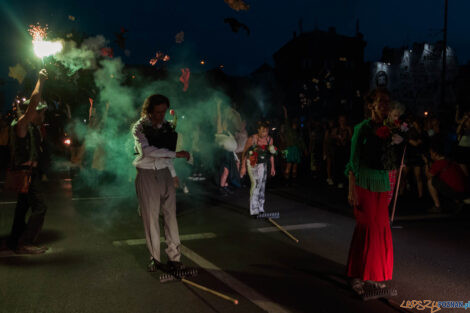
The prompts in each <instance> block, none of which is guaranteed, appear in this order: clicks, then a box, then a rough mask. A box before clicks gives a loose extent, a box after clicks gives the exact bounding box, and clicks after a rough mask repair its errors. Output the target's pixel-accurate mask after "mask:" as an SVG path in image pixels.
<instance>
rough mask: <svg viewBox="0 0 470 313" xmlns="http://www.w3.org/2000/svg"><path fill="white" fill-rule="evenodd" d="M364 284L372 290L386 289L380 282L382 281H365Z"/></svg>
mask: <svg viewBox="0 0 470 313" xmlns="http://www.w3.org/2000/svg"><path fill="white" fill-rule="evenodd" d="M366 284H368V285H370V286H372V287H374V288H377V289H385V288H387V285H386V284H385V283H384V282H382V281H372V280H367V281H366Z"/></svg>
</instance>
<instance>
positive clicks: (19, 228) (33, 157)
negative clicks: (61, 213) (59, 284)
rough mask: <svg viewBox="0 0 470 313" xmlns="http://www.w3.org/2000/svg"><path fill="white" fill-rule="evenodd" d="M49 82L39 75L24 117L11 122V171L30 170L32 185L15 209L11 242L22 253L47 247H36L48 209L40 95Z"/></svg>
mask: <svg viewBox="0 0 470 313" xmlns="http://www.w3.org/2000/svg"><path fill="white" fill-rule="evenodd" d="M46 80H47V72H46V70H44V69H43V70H41V71H40V72H39V79H38V81H37V83H36V87H35V88H34V91H33V93H32V94H31V98H30V99H29V100H27V101H25V102H24V105H27V107H26V108H25V111H24V114H22V113H21V112H19V113H18V119H16V120H14V121H13V123H12V127H11V129H12V134H11V142H10V148H11V150H12V151H11V152H12V153H11V156H12V160H11V169H12V170H22V169H23V170H31V178H30V184H29V188H28V192H27V193H19V194H18V201H17V204H16V209H15V216H14V220H13V227H12V230H11V234H10V238H9V240H8V245H9V247H10V248H11V249H12V250H14V251H15V252H16V253H20V254H41V253H44V252H46V251H47V248H46V247H40V246H37V245H35V242H36V240H37V238H38V235H39V233H40V231H41V229H42V226H43V224H44V217H45V215H46V211H47V206H46V204H45V203H44V199H43V196H42V192H41V175H40V170H39V169H40V168H41V164H40V162H41V160H42V159H43V158H42V156H41V154H42V153H43V151H44V149H43V136H42V134H41V132H40V127H41V125H42V124H43V123H44V116H45V108H46V107H47V105H45V104H44V103H42V102H41V101H40V100H41V93H42V89H43V86H44V82H45V81H46ZM29 208H31V215H30V217H29V219H28V221H27V222H26V221H25V219H26V214H27V212H28V210H29Z"/></svg>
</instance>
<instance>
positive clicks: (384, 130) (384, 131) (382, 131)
mask: <svg viewBox="0 0 470 313" xmlns="http://www.w3.org/2000/svg"><path fill="white" fill-rule="evenodd" d="M375 134H376V135H377V137H379V138H382V139H386V138H388V137H389V136H390V134H391V132H390V128H388V127H387V126H382V127H380V128H379V129H377V131H376V132H375Z"/></svg>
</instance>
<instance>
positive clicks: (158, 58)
mask: <svg viewBox="0 0 470 313" xmlns="http://www.w3.org/2000/svg"><path fill="white" fill-rule="evenodd" d="M158 61H163V62H168V61H170V56H169V55H168V54H164V53H163V52H160V51H158V52H157V53H156V54H155V58H153V59H150V64H151V65H152V66H154V65H155V64H157V62H158Z"/></svg>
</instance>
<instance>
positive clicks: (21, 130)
mask: <svg viewBox="0 0 470 313" xmlns="http://www.w3.org/2000/svg"><path fill="white" fill-rule="evenodd" d="M46 80H47V72H46V70H45V69H42V70H41V71H40V72H39V78H38V81H37V83H36V87H35V88H34V90H33V93H32V94H31V97H30V99H29V104H28V108H27V109H26V112H25V114H24V115H23V116H21V117H20V118H19V119H18V124H17V126H16V134H17V136H18V137H20V138H24V137H25V136H26V133H27V132H28V125H29V123H31V122H32V120H33V117H34V115H35V113H36V107H37V106H38V104H39V101H40V100H41V95H42V89H43V87H44V82H45V81H46Z"/></svg>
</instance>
